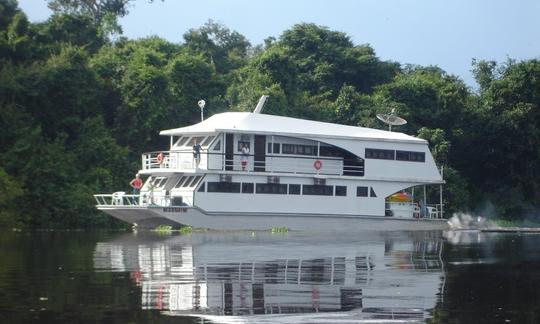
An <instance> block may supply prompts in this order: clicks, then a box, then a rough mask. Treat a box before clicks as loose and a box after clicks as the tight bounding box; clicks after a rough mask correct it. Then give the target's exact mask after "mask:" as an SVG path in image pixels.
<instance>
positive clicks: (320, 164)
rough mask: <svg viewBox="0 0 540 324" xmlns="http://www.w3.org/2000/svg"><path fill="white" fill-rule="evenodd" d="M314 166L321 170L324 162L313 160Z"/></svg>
mask: <svg viewBox="0 0 540 324" xmlns="http://www.w3.org/2000/svg"><path fill="white" fill-rule="evenodd" d="M313 167H314V168H315V170H317V171H318V170H320V169H321V168H322V162H321V161H320V160H317V161H315V162H313Z"/></svg>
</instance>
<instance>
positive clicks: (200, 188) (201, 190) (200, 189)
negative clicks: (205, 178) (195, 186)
mask: <svg viewBox="0 0 540 324" xmlns="http://www.w3.org/2000/svg"><path fill="white" fill-rule="evenodd" d="M205 187H206V182H203V183H202V184H201V186H200V187H199V190H197V191H198V192H204V189H205Z"/></svg>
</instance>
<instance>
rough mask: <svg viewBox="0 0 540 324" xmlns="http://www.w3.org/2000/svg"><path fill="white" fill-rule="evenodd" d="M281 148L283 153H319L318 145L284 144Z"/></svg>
mask: <svg viewBox="0 0 540 324" xmlns="http://www.w3.org/2000/svg"><path fill="white" fill-rule="evenodd" d="M281 148H282V150H283V154H296V155H317V146H314V145H297V144H282V145H281Z"/></svg>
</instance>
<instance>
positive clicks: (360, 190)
mask: <svg viewBox="0 0 540 324" xmlns="http://www.w3.org/2000/svg"><path fill="white" fill-rule="evenodd" d="M367 196H368V187H356V197H367Z"/></svg>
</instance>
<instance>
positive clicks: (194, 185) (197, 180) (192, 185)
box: [188, 176, 202, 187]
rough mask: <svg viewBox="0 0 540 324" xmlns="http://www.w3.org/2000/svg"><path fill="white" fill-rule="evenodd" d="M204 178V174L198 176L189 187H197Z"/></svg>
mask: <svg viewBox="0 0 540 324" xmlns="http://www.w3.org/2000/svg"><path fill="white" fill-rule="evenodd" d="M201 179H202V176H196V177H195V178H194V179H193V181H191V183H190V184H189V186H188V187H196V186H197V184H199V181H201Z"/></svg>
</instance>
